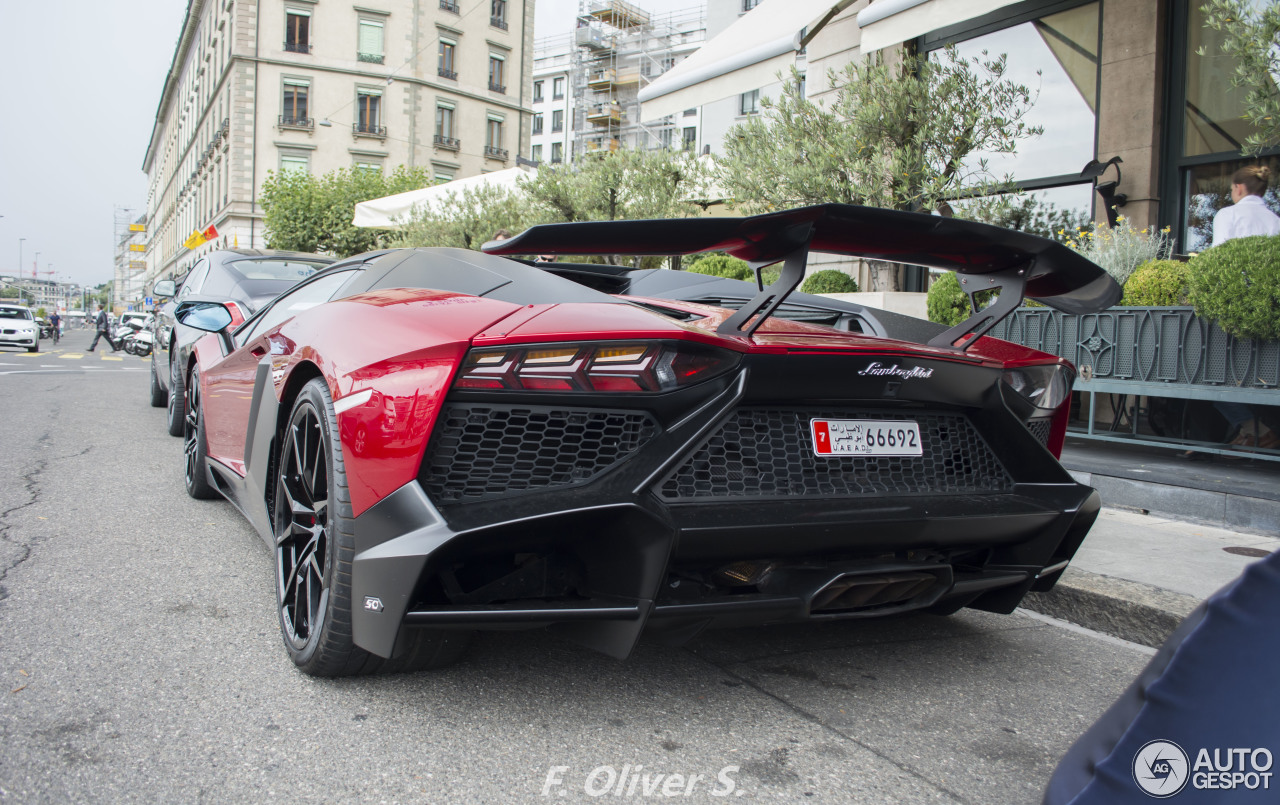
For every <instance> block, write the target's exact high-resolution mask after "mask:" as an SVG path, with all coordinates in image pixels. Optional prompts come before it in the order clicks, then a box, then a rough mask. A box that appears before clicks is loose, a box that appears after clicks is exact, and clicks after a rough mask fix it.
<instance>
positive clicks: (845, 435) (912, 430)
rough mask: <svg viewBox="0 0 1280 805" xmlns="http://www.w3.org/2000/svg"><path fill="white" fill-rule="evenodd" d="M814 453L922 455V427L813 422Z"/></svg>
mask: <svg viewBox="0 0 1280 805" xmlns="http://www.w3.org/2000/svg"><path fill="white" fill-rule="evenodd" d="M809 430H810V431H811V432H812V434H813V452H815V453H817V454H818V455H820V456H918V455H922V454H923V452H924V450H923V444H922V443H921V441H920V426H919V425H918V424H917V423H915V422H912V421H910V420H901V419H899V420H893V421H889V420H879V419H811V420H809Z"/></svg>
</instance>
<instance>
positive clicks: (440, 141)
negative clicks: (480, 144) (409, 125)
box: [435, 134, 462, 151]
mask: <svg viewBox="0 0 1280 805" xmlns="http://www.w3.org/2000/svg"><path fill="white" fill-rule="evenodd" d="M435 143H436V147H437V148H447V149H449V150H450V151H457V150H458V149H459V148H461V147H462V143H460V142H458V141H457V140H456V139H454V138H453V137H446V136H444V135H443V134H437V135H436V138H435Z"/></svg>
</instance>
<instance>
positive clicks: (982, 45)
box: [923, 2, 1177, 217]
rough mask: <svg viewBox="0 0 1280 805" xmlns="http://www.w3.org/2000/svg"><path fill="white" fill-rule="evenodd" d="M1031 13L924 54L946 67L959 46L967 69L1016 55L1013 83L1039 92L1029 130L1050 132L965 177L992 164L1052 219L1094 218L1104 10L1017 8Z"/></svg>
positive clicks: (932, 39) (977, 158)
mask: <svg viewBox="0 0 1280 805" xmlns="http://www.w3.org/2000/svg"><path fill="white" fill-rule="evenodd" d="M1174 5H1177V4H1174ZM1026 6H1031V7H1030V8H1027V10H1025V11H1023V12H1022V13H1020V14H1016V15H1011V16H1009V18H1008V20H1007V22H1006V27H1004V28H1000V29H997V30H994V31H993V30H991V27H990V26H989V25H988V26H981V27H979V26H977V25H976V24H975V27H974V28H973V29H970V30H962V31H955V30H954V29H953V30H951V31H950V32H949V33H948V34H946V35H943V34H936V35H934V34H931V35H926V36H925V43H924V48H923V49H924V50H925V51H927V52H928V53H929V56H930V58H931V59H938V58H940V57H941V55H942V53H941V48H943V47H945V46H946V45H948V44H954V45H955V48H956V55H957V56H958V57H959V58H960V59H963V60H965V61H971V60H972V59H975V58H979V59H981V58H988V57H987V56H985V55H984V54H994V53H1007V54H1009V56H1008V64H1007V68H1006V71H1005V74H1004V77H1005V79H1007V80H1009V81H1012V82H1013V83H1015V84H1022V85H1025V86H1028V87H1035V88H1039V97H1038V98H1037V99H1036V102H1035V105H1034V106H1032V107H1031V108H1030V109H1029V110H1028V111H1027V114H1026V115H1025V117H1024V118H1023V122H1024V123H1026V124H1027V125H1029V126H1043V127H1044V133H1043V134H1042V135H1040V136H1038V137H1031V138H1028V139H1025V140H1022V141H1021V142H1019V143H1018V148H1017V152H1016V153H1013V154H991V153H975V154H970V155H969V156H968V157H967V158H966V159H965V160H964V163H963V168H964V170H966V171H969V170H977V169H978V166H979V165H980V164H981V163H986V164H985V168H986V171H987V173H988V174H989V175H992V176H1012V177H1013V179H1014V183H1015V185H1017V186H1018V187H1019V188H1021V189H1023V190H1025V191H1034V192H1035V195H1034V198H1035V199H1036V201H1037V203H1039V204H1041V205H1043V206H1044V207H1045V211H1046V212H1047V213H1052V212H1054V211H1055V210H1060V211H1068V210H1070V211H1074V212H1075V213H1076V214H1077V215H1080V216H1082V217H1091V216H1092V214H1093V198H1094V193H1093V187H1092V185H1091V183H1090V182H1088V181H1087V180H1086V181H1084V182H1081V180H1080V170H1081V169H1082V168H1083V167H1084V165H1085V163H1087V162H1088V161H1089V160H1091V159H1093V158H1094V157H1095V156H1096V155H1097V146H1096V142H1097V141H1096V137H1095V129H1096V126H1097V122H1096V121H1097V116H1096V111H1095V110H1096V109H1097V99H1098V76H1099V73H1098V63H1099V58H1098V56H1099V54H1098V40H1099V33H1100V31H1101V17H1100V13H1099V11H1100V9H1099V3H1096V2H1093V3H1085V4H1082V5H1077V6H1075V7H1073V8H1068V9H1066V10H1065V11H1058V12H1055V13H1053V14H1047V15H1043V16H1039V14H1041V13H1042V12H1040V11H1038V9H1036V8H1035V7H1034V5H1033V4H1025V6H1018V7H1015V8H1023V7H1026ZM1103 156H1104V158H1106V157H1110V156H1111V155H1110V154H1106V155H1103ZM960 206H963V204H961V205H960Z"/></svg>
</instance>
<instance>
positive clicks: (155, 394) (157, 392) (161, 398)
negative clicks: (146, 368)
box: [151, 355, 169, 408]
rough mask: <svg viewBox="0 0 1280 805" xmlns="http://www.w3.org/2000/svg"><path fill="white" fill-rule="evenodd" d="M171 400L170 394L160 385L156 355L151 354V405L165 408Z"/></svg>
mask: <svg viewBox="0 0 1280 805" xmlns="http://www.w3.org/2000/svg"><path fill="white" fill-rule="evenodd" d="M168 402H169V395H168V393H167V392H165V390H164V389H163V388H161V387H160V378H159V377H158V376H157V375H156V357H155V355H152V356H151V407H152V408H164V407H165V404H166V403H168Z"/></svg>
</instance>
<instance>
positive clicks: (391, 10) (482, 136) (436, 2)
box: [142, 0, 534, 287]
mask: <svg viewBox="0 0 1280 805" xmlns="http://www.w3.org/2000/svg"><path fill="white" fill-rule="evenodd" d="M533 4H534V0H471V2H463V0H355V2H354V3H340V2H335V0H190V1H189V4H188V8H187V14H186V17H185V19H184V21H183V26H182V30H181V32H180V37H179V40H178V45H177V48H176V50H175V53H174V57H173V62H172V64H171V66H170V68H169V73H168V75H167V76H166V78H165V82H164V86H163V89H162V91H161V95H160V102H159V106H158V108H157V111H156V119H155V123H154V126H153V129H152V134H151V140H150V142H149V143H148V145H147V150H146V156H145V158H144V160H143V166H142V168H143V170H144V171H145V172H146V174H147V177H148V181H149V190H148V196H147V212H146V222H147V234H148V240H147V252H146V260H147V268H146V283H147V287H150V284H151V283H152V282H154V280H156V279H158V278H160V277H167V276H174V275H177V274H182V273H184V272H185V271H186V270H187V269H188V268H189V267H190V265H191V264H192V263H193V262H194V261H195V260H196V259H197V258H198V257H199V256H200V255H201V254H203V253H204V252H206V251H208V250H211V249H214V248H228V247H235V246H238V247H240V248H250V247H252V248H262V247H263V246H265V243H266V239H265V235H264V232H263V225H262V208H261V206H260V205H259V204H258V192H259V190H260V188H261V187H262V183H263V181H264V180H265V179H266V177H267V174H268V173H269V172H271V171H288V170H305V171H309V172H311V173H313V174H316V175H321V174H324V173H327V172H329V171H331V170H335V169H337V168H359V169H368V170H391V169H393V168H395V167H396V166H399V165H407V166H417V167H428V168H430V169H431V171H432V173H433V175H434V176H435V177H436V178H438V179H441V180H447V179H455V178H463V177H466V176H473V175H477V174H480V173H487V172H490V171H495V170H501V169H503V168H508V167H512V166H514V165H515V160H516V157H517V155H519V154H523V153H527V152H528V150H529V138H530V128H529V127H530V119H531V113H530V108H529V104H530V99H529V97H527V96H528V92H529V87H530V86H531V82H530V81H529V80H528V79H529V76H530V75H531V72H532V59H533ZM210 225H212V226H213V227H214V228H215V229H216V232H217V236H216V237H215V238H213V239H212V240H210V241H208V242H207V243H204V244H201V245H199V246H197V247H196V248H194V249H191V248H187V247H185V246H184V245H183V244H184V243H186V242H187V240H188V238H189V236H190V235H191V234H192V233H193V232H196V231H200V232H204V231H207V229H208V227H209V226H210Z"/></svg>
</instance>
